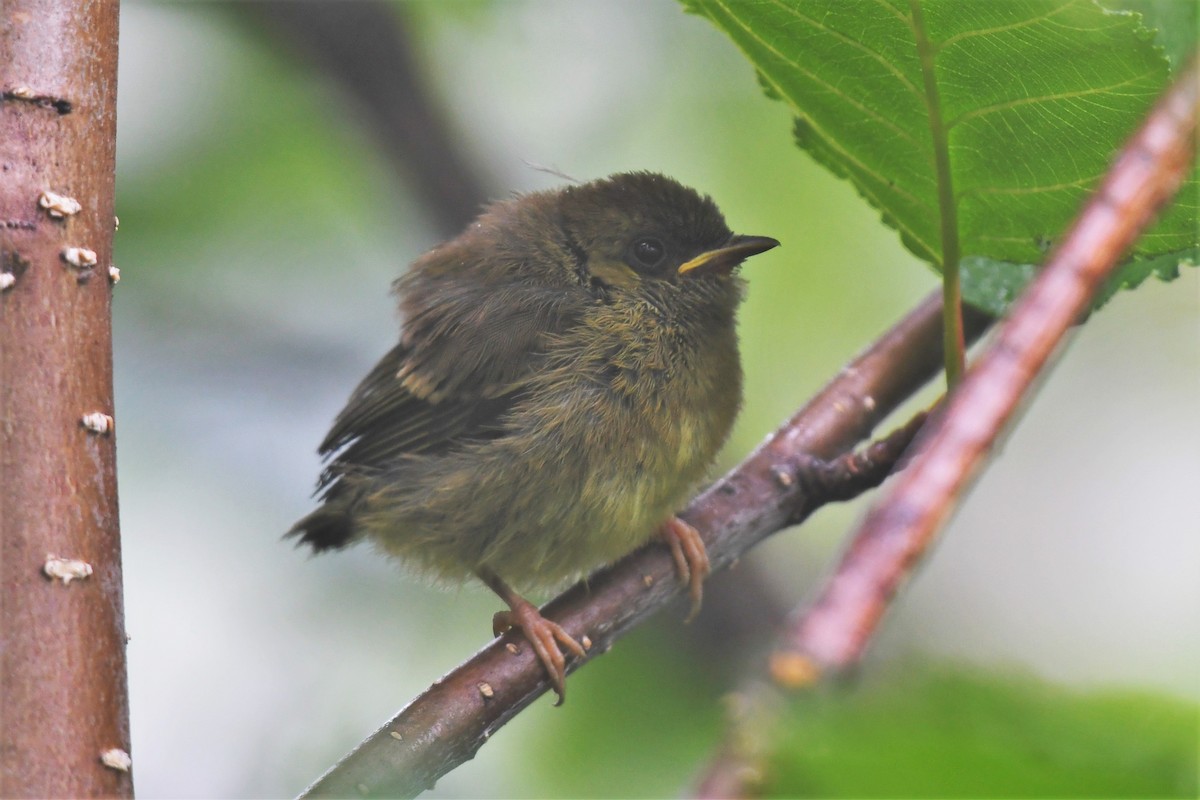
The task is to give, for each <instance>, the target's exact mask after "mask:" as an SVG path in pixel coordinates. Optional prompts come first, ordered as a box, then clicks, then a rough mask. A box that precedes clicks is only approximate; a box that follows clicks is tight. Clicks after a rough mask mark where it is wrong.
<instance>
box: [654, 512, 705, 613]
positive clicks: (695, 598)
mask: <svg viewBox="0 0 1200 800" xmlns="http://www.w3.org/2000/svg"><path fill="white" fill-rule="evenodd" d="M658 535H659V536H660V537H661V538H662V540H663V541H664V542H666V544H667V547H668V548H669V549H670V550H671V558H673V559H675V571H676V572H677V573H679V580H680V582H682V583H686V584H687V585H688V594H689V595H690V596H691V598H692V610H691V611H690V612H688V615H687V620H686V621H688V622H690V621H691V620H692V618H693V617H695V616H696V614H697V613H698V612H699V611H700V601H701V599H702V598H703V597H704V579H705V578H707V577H708V574H709V572H710V571H711V570H710V568H709V562H708V550H707V548H705V546H704V540H703V539H701V538H700V532H699V531H698V530H696V529H695V528H693V527H692V526H691V525H688V524H687V523H686V522H684V521H683V520H681V519H680V518H679V517H671V518H670V519H668V520H667V521H666V522H664V523H663V524H662V525H661V526H660V527H659V529H658Z"/></svg>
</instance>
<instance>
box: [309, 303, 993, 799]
mask: <svg viewBox="0 0 1200 800" xmlns="http://www.w3.org/2000/svg"><path fill="white" fill-rule="evenodd" d="M987 322H988V320H987V318H986V317H985V316H983V315H982V314H978V313H969V315H968V320H967V325H968V332H969V336H970V337H971V338H974V337H976V336H978V335H979V334H980V333H981V332H982V331H983V330H984V328H985V327H986V325H987ZM940 365H941V299H940V296H933V297H930V298H929V299H927V300H926V301H924V302H923V303H922V304H921V305H920V306H919V307H918V308H917V309H916V310H915V311H913V312H912V313H910V314H909V315H908V316H907V317H906V318H904V319H903V320H901V322H900V323H898V324H897V325H896V326H895V327H894V328H893V329H892V330H891V331H889V332H888V333H887V334H886V335H885V336H884V337H883V338H881V339H880V340H879V341H878V342H876V343H875V344H874V345H873V346H872V347H871V348H869V349H868V350H867V351H865V352H864V353H862V354H861V355H860V356H858V358H856V359H855V360H854V361H853V362H852V363H851V364H850V365H848V366H847V367H846V368H845V369H843V370H842V372H841V374H839V375H838V377H837V378H835V379H834V380H833V381H832V382H831V383H830V384H829V385H828V386H826V387H825V389H824V390H822V392H821V393H820V394H818V395H817V396H816V397H815V398H814V399H813V400H812V401H810V402H809V403H808V405H806V406H805V407H804V408H803V409H802V410H801V411H800V412H799V413H797V414H796V416H794V417H793V418H792V419H791V420H790V421H788V423H787V424H785V425H784V426H783V427H782V428H780V429H779V430H778V431H776V433H775V434H774V435H773V436H772V437H771V438H770V439H769V440H768V441H767V442H765V443H764V444H763V445H762V446H760V447H759V448H758V450H756V451H755V452H754V453H753V454H751V455H750V456H749V457H748V458H747V459H746V460H745V461H743V462H742V463H741V464H740V465H739V466H738V467H736V468H735V469H734V470H732V471H731V472H730V473H729V474H727V475H726V476H725V477H724V478H722V479H720V480H718V481H717V482H716V483H714V484H713V485H712V486H711V487H709V488H708V489H707V490H706V491H705V492H704V493H703V494H701V495H700V496H699V497H698V498H696V500H695V501H694V502H693V503H692V504H691V505H690V506H689V507H688V509H687V510H686V511H684V512H683V513H682V514H681V516H682V517H683V518H684V519H685V520H686V521H688V522H689V523H691V524H692V525H693V526H695V527H696V528H697V529H698V530H699V531H700V532H701V534H702V535H703V537H704V540H705V544H706V545H707V547H708V552H709V556H710V558H711V559H712V566H713V569H714V570H716V569H720V568H722V567H725V566H728V565H729V564H730V563H731V562H733V561H734V560H735V559H737V558H738V557H740V556H741V555H742V554H743V553H744V552H745V551H746V550H747V549H749V548H750V547H752V546H753V545H754V544H756V543H757V542H759V541H761V540H762V539H764V538H765V537H767V536H768V535H770V534H771V533H774V532H775V531H777V530H779V529H780V528H782V527H784V526H785V525H788V524H791V523H793V522H795V521H798V520H800V519H803V518H804V517H807V516H808V515H809V514H811V513H812V512H813V511H814V510H816V508H817V507H818V506H819V505H820V504H821V503H822V502H824V501H823V500H822V499H821V498H816V497H814V496H811V495H809V494H808V493H807V489H806V488H805V482H804V481H802V480H795V479H793V476H795V475H797V474H800V473H801V472H802V470H803V467H804V466H805V465H808V464H810V463H811V459H813V458H819V459H825V460H831V459H835V458H837V457H838V456H839V455H841V454H842V453H844V452H845V451H847V450H848V449H849V448H851V447H853V446H854V445H855V444H856V443H857V442H859V441H861V440H862V439H863V438H865V437H866V436H867V435H868V434H869V433H870V431H871V430H872V429H873V428H874V427H875V425H876V424H878V423H879V422H880V421H881V420H882V419H883V418H884V417H885V416H886V415H887V414H889V413H890V412H891V411H892V410H893V409H895V408H896V407H897V406H898V405H899V404H900V403H901V402H903V401H904V400H905V399H906V398H908V397H909V396H910V395H911V394H912V393H913V392H915V391H916V390H917V389H918V388H920V387H921V386H922V385H923V384H924V383H925V382H927V381H928V380H929V379H930V378H932V377H933V376H935V375H936V374H937V373H938V371H939V367H940ZM681 590H682V587H681V586H680V584H679V583H678V582H677V580H676V578H675V573H674V567H673V564H672V561H671V557H670V555H669V554H668V552H667V551H666V549H665V548H663V547H662V546H661V545H658V544H654V545H649V546H647V547H644V548H642V549H640V550H638V551H636V552H634V553H632V554H631V555H629V556H627V557H626V558H625V559H623V560H621V561H620V562H618V563H617V564H615V565H613V566H611V567H608V568H606V569H603V570H601V571H599V572H598V573H596V574H595V575H593V576H592V577H590V578H588V580H586V581H584V582H582V583H580V584H577V585H576V586H574V587H573V588H571V589H569V590H568V591H567V592H565V593H564V594H563V595H561V596H560V597H558V598H557V599H555V600H554V601H552V602H551V603H550V604H548V605H547V606H546V608H545V609H544V610H543V613H544V614H545V615H546V616H547V618H550V619H554V620H555V621H557V622H558V623H559V624H561V625H562V626H563V627H564V628H566V630H567V631H568V632H569V633H571V634H572V635H573V636H575V637H576V638H577V639H579V640H580V641H582V640H583V639H584V637H585V636H586V637H587V638H588V639H589V640H590V641H591V651H590V654H589V656H590V657H595V656H596V655H598V654H600V653H604V652H607V651H608V649H609V648H610V647H611V646H612V645H613V643H614V642H615V641H616V640H617V639H618V638H620V637H621V636H622V635H624V634H625V633H626V632H628V631H629V630H630V629H631V628H633V627H634V626H636V625H637V624H638V623H639V622H641V621H642V620H643V619H645V618H646V617H648V616H649V615H650V614H651V613H653V612H655V611H657V610H659V609H661V608H662V607H663V606H664V605H666V604H667V603H668V602H670V601H671V600H672V599H673V598H674V597H675V596H676V595H677V594H678V593H680V591H681ZM580 665H581V662H572V663H571V664H570V668H571V669H574V668H577V667H579V666H580ZM547 688H548V684H547V681H546V676H545V672H544V670H543V669H542V667H541V665H540V663H539V662H538V660H537V658H536V657H535V656H534V654H533V653H532V652H531V650H530V649H529V648H528V647H526V646H525V645H524V643H523V641H522V639H521V638H520V636H519V634H512V633H510V634H506V635H505V636H502V637H501V638H500V639H498V640H496V641H494V642H492V643H491V644H490V645H488V646H487V647H485V648H484V649H483V650H481V651H480V652H479V653H477V654H476V655H475V656H474V657H473V658H471V659H470V660H469V661H467V662H466V663H465V664H463V665H461V666H460V667H458V668H457V669H455V670H454V671H453V672H451V673H450V674H448V675H446V676H445V677H444V678H442V679H441V680H439V681H438V682H437V683H435V684H434V685H433V686H432V687H430V688H429V689H428V690H427V691H426V692H425V693H423V694H422V695H420V696H419V697H417V698H416V699H415V700H413V702H412V703H410V704H409V705H408V706H407V707H406V708H405V709H404V710H402V711H401V712H400V713H399V714H397V715H396V716H395V717H394V718H393V719H392V720H391V721H389V722H388V723H387V724H386V725H384V726H383V727H382V728H380V729H379V731H377V732H376V733H375V734H373V735H372V736H371V737H369V738H368V739H367V740H366V741H364V742H363V743H361V744H360V745H359V746H358V747H357V748H356V749H355V750H354V751H353V752H352V753H351V754H350V755H348V756H347V757H346V758H345V759H343V760H342V761H341V762H340V763H339V764H337V765H336V766H335V767H334V768H333V769H332V770H330V771H329V772H328V773H326V775H324V776H323V777H322V778H321V779H320V780H318V781H317V782H316V783H315V784H314V785H313V786H311V787H310V788H309V789H308V790H307V792H305V794H304V796H305V797H314V798H315V797H336V796H346V795H351V794H353V795H362V796H380V795H392V796H406V797H408V796H414V795H416V794H418V793H419V792H421V791H423V790H425V789H427V788H429V787H431V786H432V785H433V784H434V782H435V781H436V780H437V779H438V778H440V777H441V776H442V775H444V774H446V773H447V772H449V771H450V770H451V769H453V768H454V767H455V766H457V765H458V764H461V763H462V762H463V761H466V760H468V759H470V758H471V757H472V756H473V755H474V754H475V752H476V751H477V750H478V749H479V747H481V746H482V745H483V743H484V742H485V741H486V740H487V739H488V737H490V736H491V735H492V734H493V733H495V732H496V731H497V730H499V728H500V727H501V726H503V725H504V724H505V723H506V722H508V721H509V720H510V719H512V718H513V717H514V716H515V715H516V714H517V713H519V712H520V711H521V710H522V709H523V708H525V707H526V706H528V705H529V704H530V703H532V702H533V701H534V700H535V699H536V698H537V697H538V696H539V695H541V694H542V693H543V692H545V691H546V690H547Z"/></svg>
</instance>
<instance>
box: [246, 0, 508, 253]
mask: <svg viewBox="0 0 1200 800" xmlns="http://www.w3.org/2000/svg"><path fill="white" fill-rule="evenodd" d="M234 8H235V9H236V10H237V11H238V12H240V13H243V14H245V15H246V16H247V17H249V18H250V19H253V20H254V21H255V22H256V23H258V24H260V26H261V27H262V28H263V29H264V30H265V31H266V32H267V33H269V34H270V35H272V36H274V37H275V38H277V39H279V40H280V41H282V42H283V43H284V44H285V45H286V46H287V48H288V49H289V50H291V51H292V52H293V53H294V54H295V55H296V56H298V57H299V58H300V59H301V60H304V61H307V62H309V63H311V64H312V65H313V66H315V67H317V68H318V69H320V70H321V71H322V73H323V74H325V75H327V76H328V77H329V78H331V79H332V80H333V81H334V83H336V84H337V86H338V88H339V89H340V91H341V93H342V96H343V97H344V98H346V99H348V100H349V101H350V103H351V104H352V106H353V107H354V108H355V109H356V110H357V111H358V112H359V113H360V116H361V118H362V119H363V120H364V121H365V124H366V127H367V128H368V129H369V130H370V132H371V134H372V136H374V138H375V139H376V141H377V142H378V144H379V146H380V147H381V149H382V150H383V152H384V153H386V154H387V156H388V157H389V158H390V159H391V161H392V162H393V163H394V164H395V166H396V168H397V172H398V173H399V174H400V176H401V177H402V178H405V179H411V181H412V182H413V183H414V184H415V188H416V190H417V193H418V196H419V198H420V199H421V201H422V204H423V205H424V206H425V207H426V208H427V209H428V211H429V213H430V215H431V216H432V218H433V219H434V221H435V223H436V224H437V226H438V228H439V230H440V232H441V233H442V234H443V235H446V236H451V235H453V234H456V233H458V232H459V231H460V230H462V229H463V228H465V227H466V226H467V224H468V223H470V222H471V221H472V220H474V219H475V217H476V216H478V214H479V210H480V208H481V206H482V205H483V204H484V203H485V202H486V201H487V200H488V199H489V196H490V192H489V191H488V186H487V180H486V179H485V177H484V176H483V175H481V174H480V172H479V170H478V167H477V166H476V165H475V164H474V163H473V160H472V158H471V156H470V154H469V153H467V152H466V151H465V150H464V148H463V146H462V140H461V137H459V136H457V135H456V134H455V132H454V131H453V130H452V129H451V126H450V125H449V124H448V123H447V121H446V117H445V115H444V114H443V113H442V109H441V108H440V107H439V105H438V103H437V101H436V98H435V97H434V96H433V94H432V92H430V91H429V88H428V84H427V82H426V81H425V80H424V79H423V76H422V75H421V69H420V66H419V64H418V60H417V58H416V56H415V55H414V53H413V49H412V42H411V40H410V38H409V36H408V29H407V26H406V24H405V21H404V18H403V15H402V13H401V12H400V11H399V9H398V8H397V6H396V5H395V4H393V3H384V2H378V1H377V0H371V1H370V2H365V1H364V2H355V3H345V2H332V1H331V0H320V1H319V2H306V3H294V2H272V3H239V4H235V6H234Z"/></svg>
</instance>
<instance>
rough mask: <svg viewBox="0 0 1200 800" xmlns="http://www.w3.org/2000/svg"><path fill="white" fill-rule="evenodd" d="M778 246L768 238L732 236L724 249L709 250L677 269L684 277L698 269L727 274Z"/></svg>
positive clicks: (777, 243)
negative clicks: (753, 257)
mask: <svg viewBox="0 0 1200 800" xmlns="http://www.w3.org/2000/svg"><path fill="white" fill-rule="evenodd" d="M778 246H779V241H778V240H776V239H772V238H771V237H770V236H734V237H733V238H732V239H730V240H729V244H727V245H725V246H724V247H718V248H717V249H716V250H709V251H707V252H704V253H701V254H700V255H698V256H696V257H695V258H693V259H690V260H688V261H685V262H684V263H683V264H681V265H680V267H679V274H680V275H684V274H686V273H688V272H691V271H692V270H696V269H700V268H705V269H707V270H711V271H714V272H728V271H729V270H731V269H733V268H734V267H736V266H737V265H738V264H740V263H742V261H743V260H744V259H747V258H749V257H750V256H755V255H758V254H759V253H765V252H766V251H768V250H770V249H771V248H772V247H778Z"/></svg>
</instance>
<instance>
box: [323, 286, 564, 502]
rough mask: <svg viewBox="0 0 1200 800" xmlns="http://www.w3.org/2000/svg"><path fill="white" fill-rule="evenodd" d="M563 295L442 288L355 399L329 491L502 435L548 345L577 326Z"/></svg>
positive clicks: (327, 478)
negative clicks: (411, 458)
mask: <svg viewBox="0 0 1200 800" xmlns="http://www.w3.org/2000/svg"><path fill="white" fill-rule="evenodd" d="M568 300H569V298H568V296H567V295H566V294H565V293H564V292H563V291H562V290H561V289H554V288H547V287H530V286H527V285H512V286H502V287H492V288H491V290H490V291H486V292H484V291H480V290H478V289H477V288H475V287H462V289H461V291H456V289H455V287H453V286H448V287H443V291H442V292H440V293H439V297H438V302H437V303H430V304H427V305H426V306H424V307H423V308H421V309H418V310H415V311H414V310H412V309H410V317H409V319H408V320H407V321H406V324H405V327H404V334H403V337H402V339H401V342H400V344H398V345H397V346H396V347H394V348H392V350H391V352H389V353H388V354H387V355H385V356H384V357H383V358H382V359H381V360H380V362H379V363H378V364H377V365H376V366H375V368H374V369H372V370H371V372H370V373H369V374H368V375H367V377H366V378H364V379H363V381H362V383H360V384H359V386H358V388H357V389H355V390H354V392H353V394H352V395H351V396H350V400H349V401H348V402H347V404H346V407H345V408H344V409H343V410H342V412H341V413H340V414H339V415H338V417H337V419H336V420H335V421H334V424H333V427H332V429H331V430H330V431H329V434H328V435H327V436H326V437H325V441H323V442H322V443H321V447H320V452H321V453H322V454H323V455H326V456H330V455H331V454H334V453H336V456H335V457H333V460H332V461H331V463H330V464H329V467H328V468H327V469H326V470H325V473H324V474H323V475H322V477H321V486H325V485H327V484H329V483H330V482H332V481H334V480H335V479H336V478H337V477H338V476H339V475H341V474H343V473H345V472H348V471H358V470H363V469H367V470H370V469H373V468H380V467H384V466H386V465H387V463H388V462H390V461H391V460H393V459H395V458H397V457H399V456H402V455H405V454H415V453H436V452H439V451H441V450H444V449H446V448H447V447H450V446H452V445H453V444H454V443H456V442H461V441H464V440H470V439H478V438H485V437H489V436H495V435H498V433H499V432H500V421H501V418H502V417H503V415H504V413H505V412H506V411H507V410H508V409H510V408H511V407H512V405H513V403H514V402H516V400H517V399H518V398H519V397H520V396H521V393H522V390H523V387H524V384H525V382H526V380H527V379H528V377H529V373H530V370H531V369H532V368H533V366H532V365H533V364H534V363H535V362H536V361H537V356H538V354H539V352H541V351H543V350H544V347H545V342H546V340H547V338H548V337H550V336H553V335H554V334H556V333H559V332H561V331H562V330H563V329H564V328H565V327H566V326H568V325H569V324H571V322H572V316H571V314H570V313H569V312H568V311H567V308H568V307H569V306H570V305H571V304H570V303H569V302H568Z"/></svg>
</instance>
